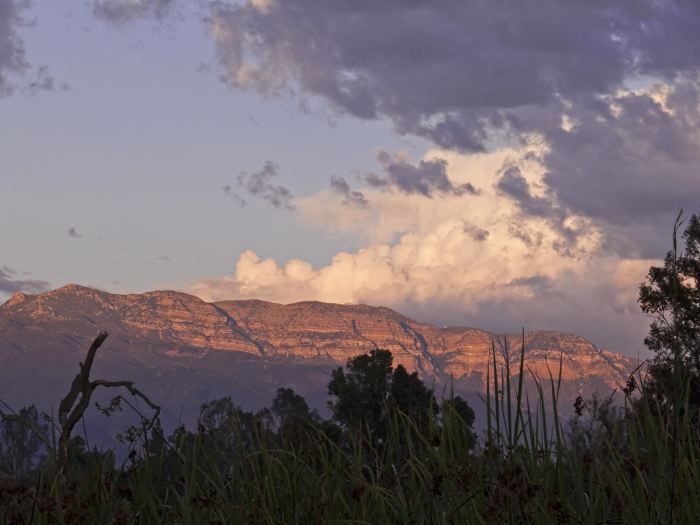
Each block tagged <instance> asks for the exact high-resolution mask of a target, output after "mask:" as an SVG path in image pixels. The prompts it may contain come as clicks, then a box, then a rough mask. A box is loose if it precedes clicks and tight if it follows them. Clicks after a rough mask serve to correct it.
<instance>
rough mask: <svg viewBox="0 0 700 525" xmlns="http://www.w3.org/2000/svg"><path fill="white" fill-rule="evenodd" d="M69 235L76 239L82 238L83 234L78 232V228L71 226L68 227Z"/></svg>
mask: <svg viewBox="0 0 700 525" xmlns="http://www.w3.org/2000/svg"><path fill="white" fill-rule="evenodd" d="M68 237H73V238H74V239H82V238H83V236H82V235H81V234H80V233H78V230H76V229H75V227H73V226H71V227H70V228H68Z"/></svg>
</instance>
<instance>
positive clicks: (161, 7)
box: [92, 0, 175, 25]
mask: <svg viewBox="0 0 700 525" xmlns="http://www.w3.org/2000/svg"><path fill="white" fill-rule="evenodd" d="M174 3H175V0H95V1H94V2H93V4H92V12H93V14H94V15H95V16H96V17H97V18H100V19H102V20H105V21H107V22H110V23H112V24H116V25H124V24H128V23H129V22H133V21H135V20H137V19H139V18H153V19H155V20H161V19H163V18H165V17H166V16H167V15H168V14H170V12H171V11H172V8H173V5H174Z"/></svg>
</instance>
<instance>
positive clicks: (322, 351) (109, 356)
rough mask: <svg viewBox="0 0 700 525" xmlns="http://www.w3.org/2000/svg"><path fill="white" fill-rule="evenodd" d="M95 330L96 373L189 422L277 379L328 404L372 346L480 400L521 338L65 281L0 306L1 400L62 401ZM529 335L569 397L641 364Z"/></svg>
mask: <svg viewBox="0 0 700 525" xmlns="http://www.w3.org/2000/svg"><path fill="white" fill-rule="evenodd" d="M100 330H106V331H107V332H109V334H110V336H109V338H108V339H107V341H106V343H105V345H104V346H103V348H101V349H100V350H99V352H98V354H97V358H96V361H95V365H94V367H93V374H92V376H93V377H100V378H104V379H128V380H132V381H134V382H135V383H136V384H137V386H139V387H140V388H141V389H142V390H144V391H146V392H147V393H148V394H149V395H150V397H151V398H152V399H153V400H154V401H156V402H157V403H159V404H161V405H162V406H163V407H164V415H165V418H166V419H169V420H170V421H177V420H179V419H184V420H187V421H191V420H192V419H193V418H194V417H195V415H196V413H197V411H198V407H199V406H200V405H201V404H202V403H203V402H206V401H208V400H210V399H213V398H217V397H223V396H227V395H230V396H231V397H232V398H233V399H234V400H235V401H236V402H237V403H239V404H241V405H242V406H244V407H246V408H249V409H255V408H260V407H262V406H265V405H267V404H269V402H270V400H271V399H272V397H273V395H274V392H275V390H276V389H277V388H278V387H282V386H290V387H292V388H294V389H295V390H297V391H298V392H300V393H302V394H304V395H305V396H306V397H307V398H308V399H309V401H310V402H311V404H313V405H315V406H317V407H323V406H325V394H326V390H325V386H326V384H327V382H328V379H329V373H330V370H332V369H333V368H335V367H337V366H339V365H344V364H345V363H346V361H347V360H348V359H350V358H351V357H353V356H355V355H357V354H360V353H364V352H368V351H369V350H371V349H373V348H385V349H388V350H390V351H391V352H392V354H393V355H394V360H395V364H403V365H404V366H406V368H408V369H409V370H410V371H413V370H417V371H418V372H419V374H420V375H421V376H422V377H423V379H424V380H426V381H427V382H429V383H432V384H434V385H435V387H436V391H440V389H442V388H449V387H450V386H451V388H453V389H454V390H455V391H456V392H458V393H463V394H465V395H468V396H469V395H471V397H470V399H472V400H474V399H477V398H475V396H474V393H479V392H483V391H484V390H485V381H486V371H487V368H488V366H489V363H490V362H491V361H490V359H491V358H490V355H491V348H492V344H494V345H495V348H496V353H497V359H498V361H499V363H505V362H506V356H507V359H508V361H509V363H510V366H511V368H512V370H513V371H514V372H517V369H518V365H519V359H520V347H521V338H522V336H521V335H510V336H507V337H506V339H507V341H509V343H510V344H509V345H507V346H509V347H510V349H509V351H507V349H506V345H504V343H503V338H502V337H497V336H496V335H494V334H492V333H489V332H487V331H484V330H479V329H477V328H465V327H438V326H434V325H431V324H425V323H419V322H416V321H413V320H411V319H409V318H407V317H405V316H403V315H401V314H399V313H397V312H395V311H393V310H390V309H388V308H383V307H372V306H366V305H338V304H327V303H320V302H312V301H305V302H300V303H294V304H289V305H281V304H275V303H269V302H265V301H257V300H246V301H234V300H232V301H222V302H215V303H207V302H205V301H202V300H201V299H199V298H197V297H194V296H192V295H188V294H185V293H180V292H173V291H157V292H148V293H143V294H129V295H116V294H110V293H106V292H102V291H99V290H94V289H91V288H86V287H82V286H77V285H68V286H65V287H63V288H59V289H57V290H54V291H51V292H47V293H43V294H38V295H27V294H23V293H17V294H15V295H13V296H12V298H11V299H10V300H9V301H7V302H6V303H5V304H3V305H2V306H0V359H1V360H2V361H1V362H2V367H0V399H2V400H3V401H5V402H7V403H10V404H12V405H13V406H22V405H25V404H29V403H36V404H37V405H38V406H41V407H42V408H45V409H48V408H50V407H51V406H56V405H57V403H58V402H59V401H60V398H61V397H62V396H63V395H64V394H65V392H66V390H67V388H68V386H69V385H70V381H71V379H72V377H73V376H74V375H75V373H76V372H77V367H78V363H79V362H80V361H82V359H83V358H84V355H85V352H86V350H87V348H88V346H89V345H90V343H91V341H92V339H93V338H94V337H95V336H96V335H97V333H98V332H99V331H100ZM524 342H525V362H526V365H527V367H528V370H530V371H531V373H532V374H534V375H535V376H536V377H539V378H540V379H545V380H548V378H549V370H551V373H552V374H554V376H555V377H556V376H557V374H558V372H559V366H560V363H561V375H562V399H563V400H564V401H566V402H567V403H568V402H569V401H571V400H573V398H574V397H576V395H578V394H579V393H582V394H584V395H590V394H592V393H593V392H595V391H599V392H603V393H609V392H610V391H611V390H612V389H614V388H616V387H618V386H619V385H621V384H624V382H625V380H626V378H627V376H628V374H629V373H630V372H631V371H632V370H633V369H634V368H635V367H636V366H637V362H636V360H633V359H631V358H629V357H626V356H623V355H620V354H615V353H613V352H608V351H605V350H601V349H598V348H596V347H595V346H594V345H593V344H592V343H591V342H590V341H588V340H586V339H584V338H583V337H578V336H575V335H569V334H564V333H559V332H552V331H539V332H528V333H526V334H525V337H524ZM560 359H561V361H560ZM529 384H530V386H532V382H529ZM448 385H450V386H448ZM470 393H471V394H470ZM110 394H111V393H103V394H102V397H103V398H108V397H110ZM477 402H478V401H477Z"/></svg>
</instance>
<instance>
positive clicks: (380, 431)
mask: <svg viewBox="0 0 700 525" xmlns="http://www.w3.org/2000/svg"><path fill="white" fill-rule="evenodd" d="M347 369H348V370H347V372H345V371H344V370H343V369H342V368H337V369H336V370H334V371H333V373H332V376H331V381H330V382H329V383H328V393H329V394H330V395H332V396H333V397H334V398H335V400H333V401H332V402H330V403H329V405H330V408H331V410H332V411H333V419H334V420H335V421H337V422H338V423H340V424H341V425H343V426H345V427H346V428H352V429H360V428H368V429H370V432H372V433H373V434H374V435H376V436H377V438H382V437H383V435H384V433H385V428H386V411H385V408H386V401H387V396H388V394H389V387H390V384H391V372H392V357H391V352H389V351H387V350H379V349H375V350H372V351H371V352H370V353H369V354H362V355H358V356H357V357H354V358H352V359H350V360H349V361H348V363H347Z"/></svg>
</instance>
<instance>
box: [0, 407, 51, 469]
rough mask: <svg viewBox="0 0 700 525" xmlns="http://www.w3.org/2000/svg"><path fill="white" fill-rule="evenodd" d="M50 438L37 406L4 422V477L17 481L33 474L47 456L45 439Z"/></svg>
mask: <svg viewBox="0 0 700 525" xmlns="http://www.w3.org/2000/svg"><path fill="white" fill-rule="evenodd" d="M47 435H48V426H47V425H46V422H45V421H40V418H39V412H38V411H37V409H36V407H35V406H34V405H31V406H28V407H24V408H22V409H21V410H20V411H19V412H17V413H16V414H14V415H13V416H12V417H10V416H7V415H6V416H4V417H3V418H2V419H0V473H2V474H4V475H6V476H9V477H10V478H13V479H19V478H23V477H26V476H28V475H29V474H31V472H32V471H33V470H34V469H35V468H36V467H37V465H38V464H39V462H40V460H41V458H42V455H43V454H45V453H46V446H45V443H44V438H42V436H47Z"/></svg>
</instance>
